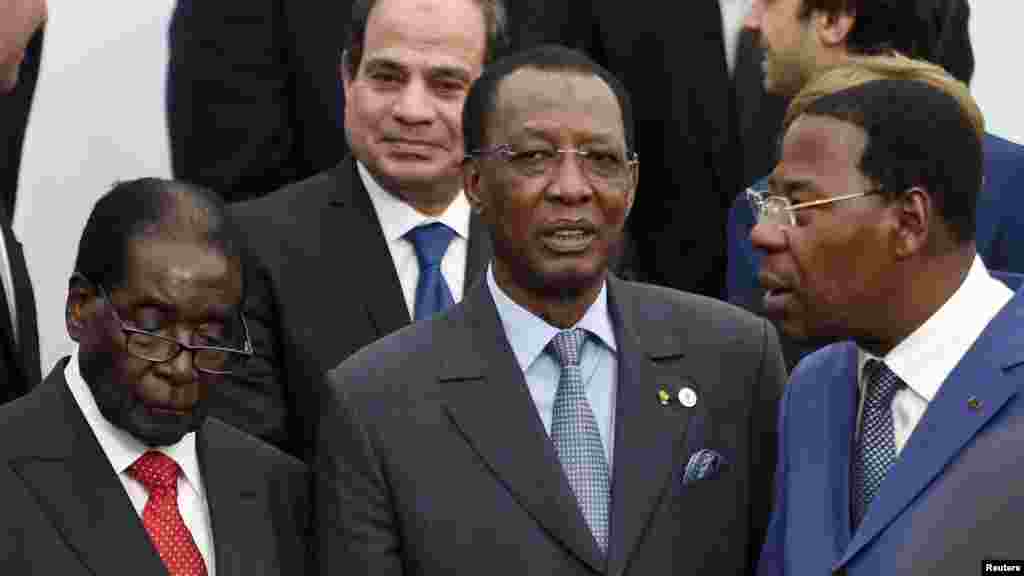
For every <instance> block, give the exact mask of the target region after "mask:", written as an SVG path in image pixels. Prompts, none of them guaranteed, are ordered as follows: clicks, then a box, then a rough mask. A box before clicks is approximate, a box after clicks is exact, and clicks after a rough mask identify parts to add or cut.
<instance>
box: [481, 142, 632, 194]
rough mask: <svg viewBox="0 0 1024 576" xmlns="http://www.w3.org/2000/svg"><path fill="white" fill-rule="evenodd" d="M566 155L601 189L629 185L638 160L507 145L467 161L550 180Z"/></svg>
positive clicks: (596, 150)
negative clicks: (497, 163) (490, 162)
mask: <svg viewBox="0 0 1024 576" xmlns="http://www.w3.org/2000/svg"><path fill="white" fill-rule="evenodd" d="M566 154H573V155H575V156H576V159H577V161H578V162H579V163H580V169H581V171H582V172H583V175H584V177H586V179H587V181H588V182H590V184H591V185H593V186H595V187H598V188H602V189H619V188H624V187H625V186H626V185H628V184H631V183H632V179H633V177H634V174H635V173H636V167H637V165H639V163H640V157H639V156H638V155H637V154H636V153H635V152H628V151H627V152H626V153H625V154H623V153H620V152H615V151H611V150H607V149H601V148H554V147H534V148H523V149H520V148H516V147H513V146H512V145H510V144H499V145H497V146H492V147H490V148H484V149H479V150H474V151H473V152H470V153H469V154H467V155H466V158H467V159H472V158H482V157H487V156H492V157H497V158H500V159H501V160H503V161H504V162H505V163H506V164H508V165H509V166H510V167H511V168H512V169H513V170H514V171H515V172H516V173H517V174H519V175H520V176H522V177H524V178H541V177H543V178H551V177H552V175H553V174H554V173H555V171H556V169H557V168H558V165H559V164H560V163H561V162H562V158H563V156H564V155H566Z"/></svg>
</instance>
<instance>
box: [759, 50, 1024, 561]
mask: <svg viewBox="0 0 1024 576" xmlns="http://www.w3.org/2000/svg"><path fill="white" fill-rule="evenodd" d="M868 61H869V62H872V60H870V59H869V60H868ZM874 62H877V60H874ZM911 70H913V69H911ZM843 72H844V70H841V69H840V70H835V71H833V72H829V75H833V76H835V78H842V73H843ZM874 73H876V72H874V71H873V72H869V73H867V74H865V73H863V72H861V71H859V70H857V69H856V68H855V67H854V66H851V67H850V72H849V74H848V75H851V76H856V75H860V76H870V75H871V74H874ZM910 75H911V76H917V75H921V73H920V70H918V71H913V72H912V74H910ZM927 75H928V79H927V80H926V81H921V80H919V79H916V78H915V79H883V80H871V81H867V82H865V83H856V84H854V85H853V86H852V87H849V88H846V89H841V90H838V91H835V92H831V93H829V94H827V95H823V96H820V97H815V95H810V96H809V97H808V98H807V99H806V100H804V101H803V102H801V96H798V97H797V100H796V101H794V106H799V109H797V108H791V109H792V110H794V113H793V114H792V115H791V116H790V117H789V118H788V119H787V127H786V131H785V136H784V138H783V140H782V144H781V159H780V161H779V164H778V166H776V168H775V170H774V171H773V172H772V175H771V176H770V178H769V187H770V192H769V193H768V194H767V195H759V194H757V193H752V198H753V200H754V203H755V205H756V209H755V214H756V215H757V224H756V225H755V227H754V229H753V231H752V232H751V241H752V243H753V245H754V246H755V247H756V248H757V249H759V250H761V251H763V252H764V257H763V258H762V260H761V269H760V273H759V278H760V281H761V284H762V286H763V287H764V289H765V296H764V304H763V306H764V309H765V311H766V313H767V314H768V315H769V316H770V317H772V318H773V319H775V320H776V322H777V325H778V326H780V327H781V329H782V330H783V331H784V332H785V333H786V334H787V335H788V336H789V337H790V338H793V339H796V340H814V341H817V342H831V343H832V344H830V345H828V346H827V347H825V348H823V349H821V350H819V351H817V352H814V353H813V354H811V355H810V356H808V357H806V358H804V359H803V360H802V361H801V362H800V364H799V365H798V366H797V368H796V369H795V371H794V372H793V375H792V377H791V379H790V381H789V383H788V384H787V386H786V392H785V396H784V398H783V401H782V406H781V408H780V422H779V430H780V431H781V434H780V447H779V462H778V468H777V472H776V479H775V491H776V496H775V506H774V510H773V515H772V522H771V525H770V527H769V530H768V537H767V539H766V542H765V545H764V548H763V551H762V555H761V559H760V567H759V572H758V573H759V574H760V575H761V576H782V575H804V574H806V575H811V574H830V573H842V574H848V575H850V576H858V575H861V574H863V575H872V576H874V575H877V574H910V575H921V576H924V575H929V576H933V575H940V576H943V575H956V574H969V573H979V572H983V570H982V565H983V563H984V562H985V561H987V560H998V559H1013V558H1016V556H1015V555H1016V554H1018V553H1019V551H1020V538H1019V537H1018V534H1017V529H1016V526H1017V524H1018V522H1019V518H1020V516H1021V514H1022V513H1024V501H1022V500H1021V499H1020V498H1018V497H1017V496H1016V494H1017V492H1018V490H1019V485H1020V482H1021V480H1022V478H1024V447H1022V446H1021V443H1020V441H1019V438H1020V430H1021V427H1022V426H1024V403H1022V402H1021V401H1020V400H1019V397H1020V395H1021V392H1022V391H1024V385H1022V382H1024V379H1022V372H1021V369H1020V366H1021V361H1020V346H1019V340H1020V338H1019V335H1020V333H1021V330H1022V323H1021V318H1022V317H1024V292H1022V293H1018V295H1016V296H1014V294H1013V292H1012V291H1011V290H1010V289H1008V288H1007V287H1006V286H1005V285H1004V284H1002V283H1001V282H1000V281H999V280H996V279H995V278H993V277H992V276H990V275H989V273H988V270H987V268H986V266H985V264H984V262H983V261H982V259H981V258H980V256H979V255H978V254H977V250H976V247H975V230H976V226H975V208H976V205H977V202H978V198H979V195H980V193H981V186H982V179H983V176H982V170H983V161H982V155H983V146H982V139H983V136H984V122H983V120H982V116H981V112H980V110H979V109H978V107H977V104H976V103H975V102H974V100H973V99H972V98H971V96H970V94H969V92H968V89H967V86H966V85H965V84H963V83H960V82H957V81H956V80H954V79H952V78H951V77H950V76H948V75H946V74H945V73H943V72H942V71H941V70H939V69H938V68H937V67H930V70H928V71H927ZM812 85H813V84H812Z"/></svg>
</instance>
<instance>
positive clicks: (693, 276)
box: [573, 0, 745, 297]
mask: <svg viewBox="0 0 1024 576" xmlns="http://www.w3.org/2000/svg"><path fill="white" fill-rule="evenodd" d="M575 11H576V12H575V13H576V14H577V15H579V16H580V17H585V16H584V15H586V14H588V13H592V14H593V16H592V18H593V31H592V32H593V36H592V37H591V38H589V39H588V41H589V44H588V45H586V48H587V50H588V51H589V52H590V55H591V56H592V57H593V58H594V59H595V60H597V61H598V62H599V63H601V64H603V65H604V66H606V67H607V68H608V69H609V70H610V71H611V72H612V73H613V74H615V75H616V76H617V77H618V78H619V79H620V80H622V82H623V84H625V86H626V88H627V89H628V90H629V92H630V95H631V97H632V104H633V113H634V116H635V120H636V129H637V134H636V141H637V142H636V148H637V151H638V152H639V154H640V183H639V187H638V189H637V195H636V202H635V204H634V206H633V211H632V213H631V214H630V217H629V221H628V223H627V230H628V232H629V236H630V240H631V244H632V246H631V250H630V252H631V253H630V254H628V255H627V256H626V259H627V263H626V266H625V270H626V271H627V272H628V274H629V275H630V276H633V277H635V278H638V279H640V280H642V281H644V282H651V283H654V284H659V285H663V286H670V287H672V288H676V289H680V290H686V291H690V292H698V293H701V294H705V295H707V296H713V297H721V295H722V294H723V291H724V273H725V259H724V257H725V247H726V245H725V221H726V213H727V211H728V208H729V203H730V202H731V201H732V198H733V197H734V196H735V195H736V194H737V192H739V191H740V190H741V189H742V187H743V185H744V184H745V183H744V182H743V181H742V180H740V174H739V170H738V169H739V161H738V157H739V153H738V145H737V140H736V130H735V123H734V120H733V113H732V106H731V97H732V95H731V88H730V83H729V82H730V81H729V72H728V69H727V66H726V61H725V44H724V40H723V37H722V14H721V11H720V10H719V6H718V2H717V1H713V0H712V1H707V0H702V1H700V2H688V3H687V4H686V8H685V10H684V12H685V15H684V17H682V18H672V17H668V18H666V12H665V10H664V9H663V8H662V6H661V5H660V4H657V3H655V2H646V3H643V2H642V3H639V4H637V3H636V2H622V1H620V0H605V1H601V2H587V3H585V5H581V6H577V7H576V8H575ZM573 43H574V44H576V43H575V42H573Z"/></svg>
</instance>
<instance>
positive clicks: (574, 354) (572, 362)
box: [548, 328, 587, 367]
mask: <svg viewBox="0 0 1024 576" xmlns="http://www.w3.org/2000/svg"><path fill="white" fill-rule="evenodd" d="M586 337H587V333H586V332H584V331H583V329H582V328H573V329H572V330H562V331H561V332H559V333H558V334H555V337H554V338H552V339H551V343H550V344H548V347H549V348H550V349H551V350H552V352H554V354H555V357H556V358H557V359H558V363H559V364H561V365H562V366H563V367H564V366H578V365H579V363H580V348H581V347H582V346H583V341H584V340H585V339H586Z"/></svg>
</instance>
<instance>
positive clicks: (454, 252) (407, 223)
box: [356, 162, 470, 319]
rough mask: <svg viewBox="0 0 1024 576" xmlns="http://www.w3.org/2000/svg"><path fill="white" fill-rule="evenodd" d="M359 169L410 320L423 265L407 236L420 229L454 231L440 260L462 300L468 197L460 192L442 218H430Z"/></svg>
mask: <svg viewBox="0 0 1024 576" xmlns="http://www.w3.org/2000/svg"><path fill="white" fill-rule="evenodd" d="M356 166H357V167H358V168H359V177H360V178H361V179H362V180H363V185H364V186H366V191H367V192H369V193H370V201H371V202H372V203H373V209H374V211H376V212H377V220H378V221H379V222H380V228H381V230H382V231H383V232H384V240H386V241H387V244H388V251H389V252H391V259H392V260H394V263H395V271H396V272H398V281H399V282H400V283H401V284H402V295H403V296H404V297H405V305H406V307H407V308H408V310H409V318H410V319H412V318H413V317H414V316H415V314H414V310H415V308H416V284H417V283H418V282H419V280H420V263H419V260H417V259H416V249H415V248H413V244H412V241H410V240H409V239H407V238H406V237H405V235H406V234H407V233H408V232H409V231H410V230H412V229H413V228H416V227H417V226H423V225H425V224H430V223H432V222H441V223H442V224H444V225H446V226H448V227H449V228H451V229H452V230H454V231H455V236H454V237H453V238H452V241H451V244H449V245H448V250H447V251H446V252H445V253H444V258H442V259H441V275H442V276H444V280H445V282H447V283H448V289H449V290H450V291H451V293H452V300H453V301H455V302H459V301H460V300H462V291H463V285H464V284H465V278H466V255H467V253H468V249H469V216H470V207H469V201H468V200H466V196H465V194H463V193H462V192H461V191H460V192H459V194H458V196H456V197H455V200H454V201H452V203H451V205H449V206H448V209H447V210H445V211H444V213H443V214H441V215H440V216H436V217H435V216H427V215H426V214H422V213H420V212H418V211H417V210H416V209H415V208H413V207H412V206H410V205H409V204H406V203H405V202H403V201H402V200H401V199H400V198H398V197H397V196H395V195H394V194H391V193H390V192H388V191H387V190H384V188H382V187H381V186H380V184H378V183H377V181H376V180H374V179H373V176H371V175H370V172H369V171H368V170H367V169H366V167H365V166H363V164H362V163H361V162H356Z"/></svg>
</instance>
